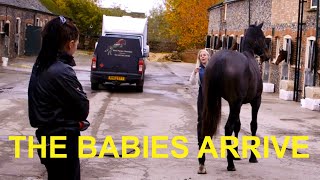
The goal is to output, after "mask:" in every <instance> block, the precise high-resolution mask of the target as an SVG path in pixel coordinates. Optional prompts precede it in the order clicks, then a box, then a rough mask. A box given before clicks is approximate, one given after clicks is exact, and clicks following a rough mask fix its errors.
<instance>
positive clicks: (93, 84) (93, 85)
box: [91, 83, 99, 90]
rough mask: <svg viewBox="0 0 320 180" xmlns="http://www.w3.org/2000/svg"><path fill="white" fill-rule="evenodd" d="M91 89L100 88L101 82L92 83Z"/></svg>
mask: <svg viewBox="0 0 320 180" xmlns="http://www.w3.org/2000/svg"><path fill="white" fill-rule="evenodd" d="M91 89H92V90H98V89H99V84H98V83H91Z"/></svg>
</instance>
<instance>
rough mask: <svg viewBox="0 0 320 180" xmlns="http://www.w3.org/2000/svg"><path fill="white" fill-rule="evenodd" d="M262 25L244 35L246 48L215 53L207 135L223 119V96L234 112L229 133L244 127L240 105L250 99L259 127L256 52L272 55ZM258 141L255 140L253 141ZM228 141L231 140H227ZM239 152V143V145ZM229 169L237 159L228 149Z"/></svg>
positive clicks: (208, 76)
mask: <svg viewBox="0 0 320 180" xmlns="http://www.w3.org/2000/svg"><path fill="white" fill-rule="evenodd" d="M262 26H263V23H261V24H260V25H256V24H255V25H250V26H249V28H248V29H247V31H246V33H245V35H244V39H243V52H242V53H240V52H237V51H232V50H221V51H218V52H217V53H216V54H215V55H213V56H212V57H211V60H210V61H209V63H208V65H207V67H206V72H205V81H204V84H203V85H204V86H203V87H204V100H205V102H204V110H203V128H202V129H203V136H210V137H212V136H213V135H214V134H215V133H216V132H217V129H218V124H219V123H220V120H221V98H223V99H225V100H226V101H227V102H228V103H229V107H230V114H229V117H228V121H227V123H226V125H225V136H231V135H232V133H233V132H234V133H235V136H236V137H238V134H239V131H240V126H241V123H240V117H239V114H240V109H241V106H242V104H246V103H250V104H251V107H252V121H251V124H250V125H251V132H252V136H255V135H256V131H257V114H258V110H259V108H260V104H261V94H262V86H263V85H262V79H261V74H260V72H259V67H258V63H257V61H256V60H255V58H254V54H257V55H259V56H260V58H261V59H262V60H265V61H266V60H269V59H270V57H271V55H270V52H269V49H268V47H267V45H266V42H265V36H264V33H263V31H262V30H261V28H262ZM252 144H254V141H252ZM227 145H231V141H230V140H227ZM236 151H237V152H238V147H237V148H236ZM227 159H228V167H227V169H228V171H235V170H236V169H235V166H234V163H233V160H234V159H235V158H234V157H233V155H232V154H231V152H230V150H228V155H227ZM249 161H250V162H252V163H256V162H258V161H257V158H256V156H255V155H254V154H253V153H252V152H251V157H250V160H249Z"/></svg>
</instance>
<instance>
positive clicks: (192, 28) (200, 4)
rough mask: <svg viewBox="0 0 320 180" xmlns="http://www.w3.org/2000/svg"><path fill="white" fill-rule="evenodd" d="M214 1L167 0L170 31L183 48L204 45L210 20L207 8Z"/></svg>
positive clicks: (167, 18)
mask: <svg viewBox="0 0 320 180" xmlns="http://www.w3.org/2000/svg"><path fill="white" fill-rule="evenodd" d="M214 3H215V1H213V0H166V1H165V7H166V14H165V19H166V21H167V22H168V24H169V28H168V33H169V34H170V35H171V36H172V37H173V38H174V39H175V40H176V41H177V44H178V46H179V48H180V49H181V50H183V49H188V48H199V47H203V46H204V44H205V36H206V34H207V31H208V21H209V20H208V11H207V9H208V8H209V7H211V6H212V5H213V4H214Z"/></svg>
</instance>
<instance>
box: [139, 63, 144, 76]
mask: <svg viewBox="0 0 320 180" xmlns="http://www.w3.org/2000/svg"><path fill="white" fill-rule="evenodd" d="M143 64H144V62H143V59H139V74H142V72H143Z"/></svg>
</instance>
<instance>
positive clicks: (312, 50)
mask: <svg viewBox="0 0 320 180" xmlns="http://www.w3.org/2000/svg"><path fill="white" fill-rule="evenodd" d="M314 42H315V41H314V40H312V39H311V40H309V48H308V60H307V61H308V64H307V66H306V67H307V68H309V69H310V70H313V63H314V58H315V45H314Z"/></svg>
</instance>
